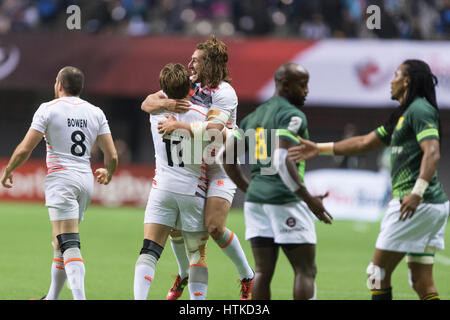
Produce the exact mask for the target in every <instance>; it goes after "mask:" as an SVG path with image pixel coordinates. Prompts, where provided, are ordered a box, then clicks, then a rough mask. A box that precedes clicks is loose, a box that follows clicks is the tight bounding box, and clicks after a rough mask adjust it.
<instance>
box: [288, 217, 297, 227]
mask: <svg viewBox="0 0 450 320" xmlns="http://www.w3.org/2000/svg"><path fill="white" fill-rule="evenodd" d="M296 224H297V221H295V218H293V217H289V218H287V219H286V225H287V226H288V227H291V228H293V227H295V225H296Z"/></svg>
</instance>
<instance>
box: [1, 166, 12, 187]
mask: <svg viewBox="0 0 450 320" xmlns="http://www.w3.org/2000/svg"><path fill="white" fill-rule="evenodd" d="M8 180H9V183H8V182H7V181H8ZM2 185H3V186H4V187H5V188H8V189H9V188H12V186H13V175H12V173H9V172H7V171H6V170H5V171H3V174H2Z"/></svg>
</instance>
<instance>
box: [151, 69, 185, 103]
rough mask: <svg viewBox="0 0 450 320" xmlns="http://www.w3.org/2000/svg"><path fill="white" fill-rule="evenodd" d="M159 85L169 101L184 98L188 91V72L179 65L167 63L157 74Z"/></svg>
mask: <svg viewBox="0 0 450 320" xmlns="http://www.w3.org/2000/svg"><path fill="white" fill-rule="evenodd" d="M159 85H160V86H161V89H162V90H163V91H164V93H165V94H166V95H167V97H168V98H170V99H183V98H185V97H186V96H187V95H188V93H189V89H190V85H191V83H190V81H189V72H188V71H187V69H186V68H185V67H184V66H183V65H182V64H179V63H168V64H166V65H165V66H164V68H162V70H161V72H160V73H159Z"/></svg>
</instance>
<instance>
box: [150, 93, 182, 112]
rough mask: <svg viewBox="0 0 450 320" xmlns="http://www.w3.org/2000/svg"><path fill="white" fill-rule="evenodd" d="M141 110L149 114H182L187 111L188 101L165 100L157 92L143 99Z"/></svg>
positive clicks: (163, 96) (164, 97) (162, 95)
mask: <svg viewBox="0 0 450 320" xmlns="http://www.w3.org/2000/svg"><path fill="white" fill-rule="evenodd" d="M141 110H142V111H145V112H147V113H150V114H158V113H161V112H164V111H170V112H175V113H184V112H186V111H188V110H189V101H187V100H186V99H167V98H166V96H165V95H164V94H163V93H162V92H161V91H158V92H155V93H152V94H150V95H148V96H147V98H145V100H144V101H143V102H142V104H141Z"/></svg>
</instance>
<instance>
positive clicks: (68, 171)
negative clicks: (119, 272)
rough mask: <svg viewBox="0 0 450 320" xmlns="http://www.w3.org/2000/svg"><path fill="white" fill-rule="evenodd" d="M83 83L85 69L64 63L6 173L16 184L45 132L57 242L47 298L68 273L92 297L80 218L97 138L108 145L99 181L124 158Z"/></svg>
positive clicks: (79, 295)
mask: <svg viewBox="0 0 450 320" xmlns="http://www.w3.org/2000/svg"><path fill="white" fill-rule="evenodd" d="M83 84H84V75H83V73H82V72H81V71H80V70H79V69H77V68H74V67H64V68H63V69H61V71H59V73H58V76H57V77H56V82H55V86H54V90H55V100H52V101H50V102H46V103H43V104H41V105H40V107H39V109H38V110H37V111H36V113H35V114H34V117H33V121H32V123H31V127H30V129H29V130H28V132H27V134H26V135H25V138H24V139H23V141H22V142H21V143H20V144H19V145H18V146H17V148H16V150H15V151H14V153H13V155H12V156H11V159H10V161H9V163H8V165H7V166H6V169H5V171H4V172H3V175H2V178H1V182H2V184H3V186H4V187H6V188H11V187H13V185H12V183H13V171H14V170H15V169H16V168H18V167H19V166H20V165H21V164H23V163H25V161H26V160H27V159H28V158H29V156H30V155H31V152H32V151H33V150H34V148H35V147H36V146H37V144H38V143H39V142H40V141H41V140H42V137H44V139H45V141H46V147H47V169H48V172H47V177H46V179H45V205H46V206H47V207H48V212H49V215H50V222H51V224H52V228H53V247H54V259H53V264H52V281H51V285H50V289H49V291H48V293H47V295H46V296H45V297H44V298H43V299H46V300H56V299H58V296H59V294H60V292H61V289H62V287H63V285H64V282H65V281H66V279H67V280H68V281H69V284H70V288H71V290H72V295H73V298H74V299H75V300H84V299H86V296H85V291H84V274H85V266H84V261H83V258H82V256H81V251H80V236H79V233H78V232H79V231H78V224H79V223H80V221H81V220H83V217H84V212H85V211H86V210H87V208H88V205H89V203H90V201H91V197H92V192H93V189H94V177H93V174H92V169H91V165H90V153H91V149H92V146H93V145H94V142H95V141H96V140H97V143H98V145H99V147H100V149H101V150H102V151H103V153H104V157H105V158H104V162H105V166H106V168H101V169H97V170H96V174H97V182H99V183H101V184H105V185H106V184H108V183H109V182H110V181H111V178H112V175H113V173H114V171H115V170H116V167H117V163H118V157H117V152H116V148H115V147H114V142H113V139H112V136H111V131H110V129H109V126H108V121H107V120H106V117H105V114H104V113H103V111H102V110H101V109H100V108H98V107H96V106H93V105H92V104H90V103H89V102H87V101H85V100H82V99H80V94H81V91H82V89H83ZM8 181H9V182H8ZM29 241H33V240H32V239H29Z"/></svg>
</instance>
